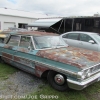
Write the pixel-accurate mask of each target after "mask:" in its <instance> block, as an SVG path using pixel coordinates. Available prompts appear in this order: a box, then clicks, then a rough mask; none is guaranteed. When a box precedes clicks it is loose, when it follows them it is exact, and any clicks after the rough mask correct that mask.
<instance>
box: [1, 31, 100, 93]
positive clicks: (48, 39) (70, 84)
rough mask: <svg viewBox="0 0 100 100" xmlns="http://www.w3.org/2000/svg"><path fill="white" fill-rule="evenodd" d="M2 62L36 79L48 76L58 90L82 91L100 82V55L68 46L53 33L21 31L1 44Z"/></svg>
mask: <svg viewBox="0 0 100 100" xmlns="http://www.w3.org/2000/svg"><path fill="white" fill-rule="evenodd" d="M1 60H3V61H4V62H6V63H9V64H11V65H13V66H15V67H17V68H20V69H22V70H25V71H27V72H29V73H32V74H34V75H36V76H37V77H43V76H46V77H47V79H48V82H49V84H50V85H51V86H52V87H53V88H54V89H57V90H59V91H65V90H67V89H68V88H72V89H76V90H82V89H84V88H85V87H87V86H89V85H90V84H93V83H95V82H98V81H100V53H99V52H96V51H90V50H85V49H81V48H76V47H69V46H67V45H66V44H65V42H64V41H63V40H62V39H61V38H60V36H58V35H57V34H54V33H47V32H38V31H33V32H24V33H22V32H18V33H16V34H11V35H9V37H8V39H7V40H6V42H5V43H0V61H1Z"/></svg>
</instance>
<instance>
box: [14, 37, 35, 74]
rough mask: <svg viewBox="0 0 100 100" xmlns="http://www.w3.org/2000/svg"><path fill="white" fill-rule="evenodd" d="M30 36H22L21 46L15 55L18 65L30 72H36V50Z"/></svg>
mask: <svg viewBox="0 0 100 100" xmlns="http://www.w3.org/2000/svg"><path fill="white" fill-rule="evenodd" d="M31 39H32V38H31V37H30V36H21V40H20V44H19V47H18V48H17V52H16V53H15V55H14V62H15V64H16V66H17V67H19V68H20V69H23V70H25V71H27V72H29V73H32V74H34V73H35V70H34V69H35V63H34V62H35V51H34V48H33V45H32V40H31Z"/></svg>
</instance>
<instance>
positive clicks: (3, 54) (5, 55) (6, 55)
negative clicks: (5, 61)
mask: <svg viewBox="0 0 100 100" xmlns="http://www.w3.org/2000/svg"><path fill="white" fill-rule="evenodd" d="M2 57H7V58H9V59H12V58H13V56H12V55H10V54H7V53H2Z"/></svg>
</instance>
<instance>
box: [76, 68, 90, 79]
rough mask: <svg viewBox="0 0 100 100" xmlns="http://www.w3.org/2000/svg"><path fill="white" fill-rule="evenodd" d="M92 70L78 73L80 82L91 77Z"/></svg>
mask: <svg viewBox="0 0 100 100" xmlns="http://www.w3.org/2000/svg"><path fill="white" fill-rule="evenodd" d="M90 75H91V73H90V69H86V70H82V71H79V72H78V73H77V78H78V79H80V80H84V79H85V78H87V77H90Z"/></svg>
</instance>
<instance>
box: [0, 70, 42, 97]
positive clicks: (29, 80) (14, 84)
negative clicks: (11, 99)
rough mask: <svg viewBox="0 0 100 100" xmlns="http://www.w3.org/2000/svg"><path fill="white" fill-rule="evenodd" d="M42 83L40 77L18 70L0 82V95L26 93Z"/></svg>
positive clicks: (34, 89)
mask: <svg viewBox="0 0 100 100" xmlns="http://www.w3.org/2000/svg"><path fill="white" fill-rule="evenodd" d="M42 84H43V81H42V79H40V78H37V77H36V76H34V75H31V74H28V73H25V72H23V71H18V72H16V73H14V74H13V75H11V76H10V77H9V78H8V79H7V80H4V81H1V82H0V95H26V94H29V93H31V92H34V91H36V90H37V89H38V87H39V86H40V85H42Z"/></svg>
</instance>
